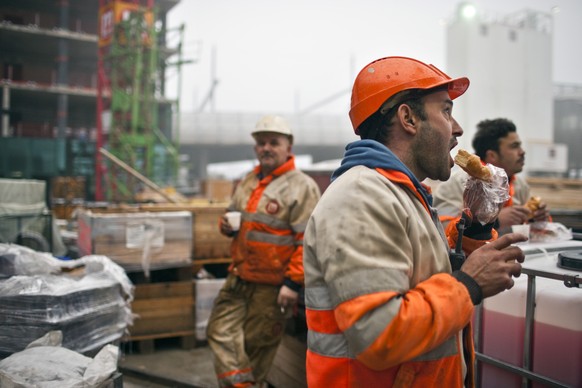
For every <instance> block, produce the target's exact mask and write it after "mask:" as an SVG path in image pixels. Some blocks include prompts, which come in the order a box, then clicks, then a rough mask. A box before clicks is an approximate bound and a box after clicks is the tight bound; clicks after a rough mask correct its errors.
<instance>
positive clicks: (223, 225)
mask: <svg viewBox="0 0 582 388" xmlns="http://www.w3.org/2000/svg"><path fill="white" fill-rule="evenodd" d="M252 136H253V138H254V140H255V148H254V149H255V153H256V156H257V159H258V161H259V165H258V166H256V167H255V168H254V170H253V171H251V172H250V173H249V174H248V175H246V177H244V178H243V180H242V181H241V182H240V183H239V184H238V186H237V187H236V189H235V192H234V194H233V198H232V202H231V204H230V205H229V208H228V210H229V212H231V211H238V212H241V214H242V217H241V223H240V229H239V230H238V231H234V230H233V228H232V227H231V224H230V223H229V222H228V220H227V218H226V217H223V218H222V219H221V220H220V231H221V233H223V234H224V235H227V236H231V237H234V240H233V242H232V246H231V252H232V264H231V265H230V267H229V274H228V276H227V278H226V281H225V284H224V286H223V287H222V289H221V290H220V293H219V295H218V297H217V298H216V301H215V303H214V307H213V310H212V314H211V316H210V319H209V321H208V327H207V337H208V344H209V345H210V348H211V349H212V352H213V353H214V356H215V364H214V365H215V369H216V374H217V377H218V382H219V384H220V386H221V387H249V386H260V384H262V382H263V381H264V379H265V378H266V376H267V373H268V371H269V368H270V366H271V364H272V361H273V359H274V357H275V353H276V351H277V346H278V345H279V342H280V341H281V338H282V336H283V331H284V329H285V321H286V318H289V317H290V316H291V314H292V312H293V309H294V307H295V305H296V303H297V297H298V292H299V290H300V288H301V287H302V286H303V260H302V256H303V232H304V231H305V225H306V224H307V220H308V219H309V215H310V214H311V212H312V210H313V208H314V207H315V204H316V203H317V201H318V200H319V197H320V191H319V187H318V186H317V184H316V183H315V181H314V180H313V179H312V178H311V177H309V176H307V175H306V174H304V173H303V172H301V171H299V170H298V169H296V168H295V158H294V155H293V154H292V146H293V135H292V133H291V130H290V127H289V125H288V124H287V122H286V121H285V120H284V119H283V118H282V117H279V116H272V115H269V116H265V117H263V118H261V119H260V120H259V122H258V123H257V124H256V128H255V130H254V131H253V132H252Z"/></svg>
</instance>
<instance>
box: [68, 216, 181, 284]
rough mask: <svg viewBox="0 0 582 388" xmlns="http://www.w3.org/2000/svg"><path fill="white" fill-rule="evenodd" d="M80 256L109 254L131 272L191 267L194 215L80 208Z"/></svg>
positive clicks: (78, 218) (78, 242)
mask: <svg viewBox="0 0 582 388" xmlns="http://www.w3.org/2000/svg"><path fill="white" fill-rule="evenodd" d="M77 223H78V236H79V237H78V240H77V245H78V247H79V254H80V255H88V254H98V255H106V256H108V257H109V258H111V260H113V261H115V262H116V263H117V264H119V265H120V266H121V267H123V268H124V269H125V270H126V271H128V272H135V271H143V272H145V273H146V274H147V273H149V271H150V270H158V269H164V268H176V267H181V266H185V265H191V263H192V261H191V252H192V215H191V213H190V212H187V211H171V212H157V213H153V212H135V211H133V212H129V213H121V212H118V213H109V212H104V213H102V212H101V211H97V210H93V211H91V210H84V209H80V210H79V211H78V214H77Z"/></svg>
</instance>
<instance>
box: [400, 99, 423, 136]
mask: <svg viewBox="0 0 582 388" xmlns="http://www.w3.org/2000/svg"><path fill="white" fill-rule="evenodd" d="M396 116H397V117H398V121H399V122H400V125H402V127H403V128H404V130H405V131H406V132H407V133H409V134H411V135H415V134H416V131H417V129H416V123H417V122H418V120H417V117H416V116H415V115H414V112H413V111H412V109H410V107H409V106H408V105H406V104H402V105H400V106H399V107H398V111H397V112H396Z"/></svg>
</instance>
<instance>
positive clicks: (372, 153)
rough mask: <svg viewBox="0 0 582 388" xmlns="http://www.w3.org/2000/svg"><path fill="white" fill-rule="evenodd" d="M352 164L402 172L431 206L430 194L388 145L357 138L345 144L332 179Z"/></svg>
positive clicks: (352, 165)
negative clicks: (342, 154) (339, 162)
mask: <svg viewBox="0 0 582 388" xmlns="http://www.w3.org/2000/svg"><path fill="white" fill-rule="evenodd" d="M354 166H366V167H368V168H372V169H376V168H381V169H385V170H394V171H400V172H402V173H404V174H405V175H406V176H407V177H408V178H410V181H411V182H412V184H413V185H414V187H415V188H416V189H417V190H418V192H419V193H420V195H421V196H422V197H423V199H424V200H425V202H426V203H427V205H428V206H429V207H432V195H430V194H429V192H428V191H427V190H426V188H425V187H424V186H422V185H421V184H420V182H419V181H418V179H416V177H415V176H414V174H412V172H411V171H410V170H409V169H408V167H406V166H405V165H404V163H402V161H400V159H398V158H397V157H396V155H394V153H393V152H392V151H390V149H388V147H386V146H385V145H383V144H381V143H378V142H377V141H375V140H367V139H366V140H357V141H354V142H352V143H350V144H348V145H347V146H346V152H345V154H344V158H343V159H342V162H341V165H340V167H339V168H338V169H337V170H335V171H334V172H333V174H332V176H331V180H332V181H333V180H334V179H336V178H337V177H339V176H340V175H342V174H343V173H344V172H346V171H348V170H349V169H350V168H352V167H354Z"/></svg>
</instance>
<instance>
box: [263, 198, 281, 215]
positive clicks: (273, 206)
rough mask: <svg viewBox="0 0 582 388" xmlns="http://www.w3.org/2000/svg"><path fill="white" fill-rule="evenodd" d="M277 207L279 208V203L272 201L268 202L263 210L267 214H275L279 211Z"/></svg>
mask: <svg viewBox="0 0 582 388" xmlns="http://www.w3.org/2000/svg"><path fill="white" fill-rule="evenodd" d="M279 207H280V206H279V202H277V201H275V200H274V199H273V200H271V201H269V203H267V206H266V207H265V210H266V211H267V213H269V214H275V213H277V212H278V211H279Z"/></svg>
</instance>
